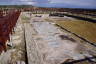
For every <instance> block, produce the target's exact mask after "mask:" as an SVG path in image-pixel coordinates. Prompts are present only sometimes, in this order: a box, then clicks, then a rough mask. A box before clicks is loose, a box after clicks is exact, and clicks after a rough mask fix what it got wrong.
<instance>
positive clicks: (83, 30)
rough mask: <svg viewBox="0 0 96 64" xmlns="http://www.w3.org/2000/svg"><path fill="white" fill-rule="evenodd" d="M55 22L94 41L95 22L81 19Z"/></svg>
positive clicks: (95, 35) (95, 37)
mask: <svg viewBox="0 0 96 64" xmlns="http://www.w3.org/2000/svg"><path fill="white" fill-rule="evenodd" d="M56 23H58V24H59V25H61V26H62V27H64V28H66V29H68V30H70V31H71V32H74V33H76V34H78V35H80V36H82V37H83V38H85V39H87V40H89V41H91V42H96V23H91V22H86V21H81V20H74V21H66V20H65V21H56Z"/></svg>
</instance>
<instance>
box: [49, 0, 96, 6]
mask: <svg viewBox="0 0 96 64" xmlns="http://www.w3.org/2000/svg"><path fill="white" fill-rule="evenodd" d="M50 3H65V4H72V5H77V6H90V5H94V4H95V3H94V0H50Z"/></svg>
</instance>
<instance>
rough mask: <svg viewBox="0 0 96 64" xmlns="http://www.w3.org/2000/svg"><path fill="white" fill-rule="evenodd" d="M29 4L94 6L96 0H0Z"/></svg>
mask: <svg viewBox="0 0 96 64" xmlns="http://www.w3.org/2000/svg"><path fill="white" fill-rule="evenodd" d="M22 4H26V5H27V4H28V5H33V6H40V7H64V8H94V9H96V0H0V5H22Z"/></svg>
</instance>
